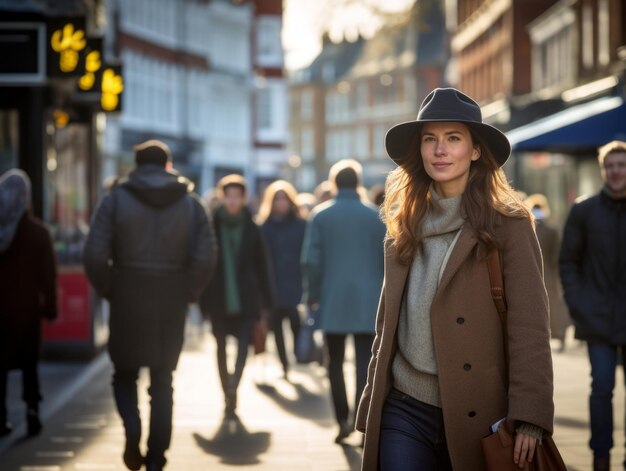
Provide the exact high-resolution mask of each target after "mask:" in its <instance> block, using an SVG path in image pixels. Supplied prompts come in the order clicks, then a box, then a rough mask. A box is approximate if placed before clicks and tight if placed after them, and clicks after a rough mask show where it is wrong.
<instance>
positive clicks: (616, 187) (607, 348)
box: [559, 141, 626, 471]
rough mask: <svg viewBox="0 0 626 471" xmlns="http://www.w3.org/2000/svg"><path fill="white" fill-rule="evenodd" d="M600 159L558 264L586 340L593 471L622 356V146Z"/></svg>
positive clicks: (604, 454) (625, 320) (600, 460)
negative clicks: (591, 191) (597, 182)
mask: <svg viewBox="0 0 626 471" xmlns="http://www.w3.org/2000/svg"><path fill="white" fill-rule="evenodd" d="M598 160H599V162H600V169H601V173H602V179H603V180H604V187H603V188H602V191H601V192H600V193H599V194H597V195H595V196H593V197H591V198H588V199H586V200H584V201H582V202H580V203H578V204H576V205H574V206H573V207H572V209H571V211H570V214H569V216H568V218H567V222H566V224H565V232H564V234H563V243H562V246H561V256H560V260H559V263H560V271H561V281H562V283H563V289H564V291H565V300H566V302H567V305H568V307H569V310H570V314H571V316H572V318H573V320H574V323H575V325H576V338H578V339H581V340H586V341H587V344H588V351H589V360H590V362H591V377H592V382H591V395H590V397H589V410H590V416H591V440H590V442H589V446H590V447H591V449H592V450H593V455H594V462H593V469H594V471H604V470H607V471H608V470H609V469H610V450H611V448H612V447H613V407H612V396H613V387H614V386H615V368H616V366H617V358H618V350H621V352H622V356H623V357H625V358H626V244H625V242H626V142H621V141H613V142H610V143H608V144H606V145H605V146H603V147H601V148H600V149H599V153H598Z"/></svg>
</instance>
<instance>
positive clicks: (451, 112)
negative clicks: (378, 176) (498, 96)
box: [385, 88, 511, 167]
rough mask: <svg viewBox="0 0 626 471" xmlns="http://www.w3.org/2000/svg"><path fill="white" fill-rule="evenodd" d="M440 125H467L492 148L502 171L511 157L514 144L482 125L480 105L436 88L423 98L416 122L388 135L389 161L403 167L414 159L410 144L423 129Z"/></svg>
mask: <svg viewBox="0 0 626 471" xmlns="http://www.w3.org/2000/svg"><path fill="white" fill-rule="evenodd" d="M441 121H455V122H459V123H463V124H466V125H467V126H468V127H469V128H470V129H471V130H472V131H473V132H474V133H476V134H477V135H478V136H479V137H481V138H482V140H483V141H484V143H485V144H486V145H487V146H489V149H490V150H491V153H492V154H493V156H494V158H495V159H496V162H498V166H500V167H501V166H502V165H504V163H505V162H506V161H507V159H508V158H509V155H511V143H510V142H509V140H508V139H507V137H506V136H505V135H504V134H503V133H502V132H501V131H500V130H499V129H497V128H495V127H493V126H491V125H489V124H487V123H483V116H482V113H481V111H480V106H478V103H476V102H475V101H474V100H472V99H471V98H470V97H468V96H467V95H465V94H464V93H461V92H460V91H458V90H456V89H454V88H435V89H434V90H433V91H432V92H430V93H429V94H428V96H427V97H426V98H424V101H423V102H422V105H421V106H420V109H419V112H418V113H417V119H416V120H415V121H406V122H404V123H400V124H396V125H395V126H394V127H392V128H391V129H390V130H389V131H387V135H386V136H385V147H386V148H387V153H388V154H389V157H391V159H392V160H393V161H394V162H395V163H397V164H398V165H401V164H403V163H404V162H405V161H406V159H407V158H410V157H411V156H409V151H410V149H411V144H412V143H413V140H414V139H415V137H416V136H419V135H420V132H421V128H422V125H423V124H424V123H431V122H441Z"/></svg>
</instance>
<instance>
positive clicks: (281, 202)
mask: <svg viewBox="0 0 626 471" xmlns="http://www.w3.org/2000/svg"><path fill="white" fill-rule="evenodd" d="M290 209H291V203H290V201H289V198H287V195H286V194H285V192H284V191H277V192H276V194H275V195H274V201H273V203H272V213H273V214H275V215H276V216H286V215H287V214H289V210H290Z"/></svg>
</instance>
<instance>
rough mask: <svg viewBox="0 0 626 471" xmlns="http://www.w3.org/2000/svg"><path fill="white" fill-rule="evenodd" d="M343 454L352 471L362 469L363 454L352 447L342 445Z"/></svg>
mask: <svg viewBox="0 0 626 471" xmlns="http://www.w3.org/2000/svg"><path fill="white" fill-rule="evenodd" d="M341 448H343V454H344V455H345V456H346V461H347V462H348V466H349V467H350V471H359V470H360V469H361V452H360V451H358V450H357V449H356V448H355V447H354V446H352V445H341Z"/></svg>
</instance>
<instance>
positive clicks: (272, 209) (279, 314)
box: [258, 180, 306, 378]
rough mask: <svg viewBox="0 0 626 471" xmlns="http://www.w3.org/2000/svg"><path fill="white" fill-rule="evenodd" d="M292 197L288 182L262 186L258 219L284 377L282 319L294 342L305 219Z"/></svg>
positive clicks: (294, 191) (285, 371)
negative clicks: (267, 262)
mask: <svg viewBox="0 0 626 471" xmlns="http://www.w3.org/2000/svg"><path fill="white" fill-rule="evenodd" d="M296 198H297V193H296V190H295V188H294V187H293V185H291V183H289V182H286V181H284V180H278V181H275V182H274V183H272V184H271V185H270V186H268V187H267V189H266V190H265V195H264V198H263V204H262V205H261V209H260V210H259V219H258V222H259V224H262V226H261V229H262V231H263V235H264V236H265V241H266V242H267V247H268V249H269V255H270V257H271V259H272V267H273V269H274V270H273V271H274V283H275V286H276V308H275V309H274V310H273V311H272V315H271V317H270V326H271V329H272V332H273V333H274V339H275V341H276V349H277V350H278V356H279V358H280V362H281V364H282V365H283V371H284V373H285V378H287V373H288V371H289V361H288V359H287V352H286V351H285V340H284V337H283V320H284V319H285V318H288V319H289V321H290V323H291V331H292V333H293V338H294V344H295V342H296V339H297V338H298V331H299V330H300V318H299V316H298V307H297V306H298V304H299V303H300V299H301V298H302V273H301V271H300V270H301V269H300V254H301V253H302V242H303V240H304V231H305V229H306V221H305V220H304V219H303V218H302V217H301V216H300V211H299V209H298V206H297V204H296Z"/></svg>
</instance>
